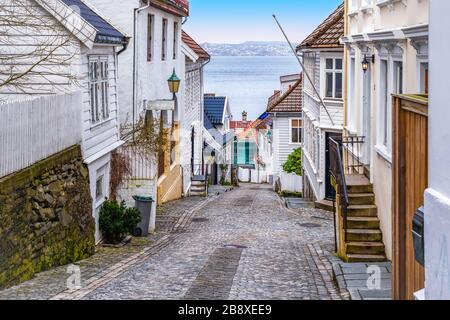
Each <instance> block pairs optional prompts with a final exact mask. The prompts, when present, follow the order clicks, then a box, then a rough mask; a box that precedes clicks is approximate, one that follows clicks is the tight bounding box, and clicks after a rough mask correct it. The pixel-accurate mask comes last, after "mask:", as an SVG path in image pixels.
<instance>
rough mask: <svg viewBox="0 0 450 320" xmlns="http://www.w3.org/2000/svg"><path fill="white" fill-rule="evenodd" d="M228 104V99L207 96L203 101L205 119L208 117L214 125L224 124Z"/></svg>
mask: <svg viewBox="0 0 450 320" xmlns="http://www.w3.org/2000/svg"><path fill="white" fill-rule="evenodd" d="M226 102H227V97H216V96H214V95H208V94H205V96H204V100H203V103H204V109H205V118H206V117H208V118H209V120H210V122H211V124H212V125H221V124H223V114H224V111H225V107H226ZM206 129H208V128H206Z"/></svg>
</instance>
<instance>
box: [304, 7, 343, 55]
mask: <svg viewBox="0 0 450 320" xmlns="http://www.w3.org/2000/svg"><path fill="white" fill-rule="evenodd" d="M343 36H344V4H341V5H340V6H339V7H338V8H337V9H336V10H335V11H334V12H333V13H332V14H331V15H330V16H328V18H326V19H325V21H323V22H322V23H321V24H320V25H319V26H318V27H317V28H316V29H315V30H314V31H313V32H312V33H311V34H310V35H309V36H308V37H306V39H305V40H303V42H302V43H301V44H300V45H299V46H298V47H297V50H301V49H307V48H341V47H342V44H341V43H340V42H339V39H340V38H342V37H343Z"/></svg>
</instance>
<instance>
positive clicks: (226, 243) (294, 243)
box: [0, 185, 347, 300]
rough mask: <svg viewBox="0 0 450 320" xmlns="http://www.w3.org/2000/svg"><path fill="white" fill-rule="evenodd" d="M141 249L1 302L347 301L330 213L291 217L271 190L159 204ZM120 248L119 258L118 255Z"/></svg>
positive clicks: (101, 257)
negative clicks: (153, 228) (153, 230)
mask: <svg viewBox="0 0 450 320" xmlns="http://www.w3.org/2000/svg"><path fill="white" fill-rule="evenodd" d="M160 211H161V212H160V213H159V216H158V219H159V221H158V227H159V231H158V233H157V234H156V235H154V236H152V237H151V238H149V239H145V240H141V242H142V243H139V244H136V243H134V246H131V247H130V248H129V247H125V248H121V249H109V250H108V251H107V252H100V253H97V254H96V255H95V256H94V257H92V258H90V259H87V260H85V261H82V262H81V263H79V265H80V268H81V276H82V288H81V289H78V290H67V289H66V288H65V279H66V278H67V277H68V274H66V273H65V270H66V267H61V268H56V269H54V270H51V271H48V272H44V273H42V274H40V275H38V276H37V277H36V278H35V279H33V280H31V281H29V282H26V283H23V284H21V285H19V286H16V287H13V288H10V289H7V290H4V291H2V292H0V299H91V300H92V299H306V300H313V299H314V300H317V299H326V300H328V299H343V298H346V297H347V295H346V294H345V293H341V292H339V290H338V288H337V286H336V285H335V283H334V282H333V281H332V278H333V277H332V265H331V263H332V262H333V259H335V258H334V257H333V256H332V255H331V254H330V252H331V251H332V250H333V248H334V243H333V220H332V214H330V213H327V212H325V211H321V210H317V209H296V210H288V209H286V207H285V206H284V205H283V202H282V199H281V198H279V197H278V195H277V194H275V193H274V192H273V191H272V190H271V189H270V187H269V186H259V185H242V186H241V187H240V188H237V189H235V190H233V191H229V192H226V193H222V194H220V195H214V196H211V197H209V198H208V199H205V198H188V199H184V200H180V201H177V202H174V203H171V204H169V205H167V206H164V207H162V209H161V210H160ZM114 250H116V252H115V251H114Z"/></svg>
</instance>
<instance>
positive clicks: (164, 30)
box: [161, 19, 168, 60]
mask: <svg viewBox="0 0 450 320" xmlns="http://www.w3.org/2000/svg"><path fill="white" fill-rule="evenodd" d="M167 24H168V22H167V19H162V37H161V39H162V43H161V60H166V59H167Z"/></svg>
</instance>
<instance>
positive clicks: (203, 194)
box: [189, 190, 207, 197]
mask: <svg viewBox="0 0 450 320" xmlns="http://www.w3.org/2000/svg"><path fill="white" fill-rule="evenodd" d="M189 195H190V196H191V197H206V196H207V193H206V192H205V191H203V192H199V191H192V190H191V192H190V193H189Z"/></svg>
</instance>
